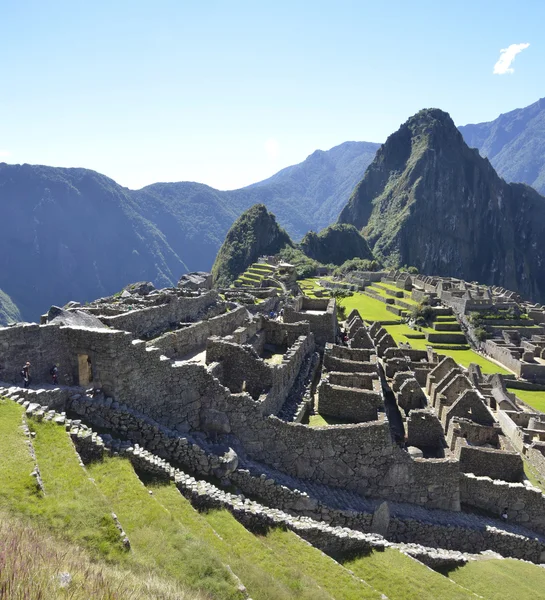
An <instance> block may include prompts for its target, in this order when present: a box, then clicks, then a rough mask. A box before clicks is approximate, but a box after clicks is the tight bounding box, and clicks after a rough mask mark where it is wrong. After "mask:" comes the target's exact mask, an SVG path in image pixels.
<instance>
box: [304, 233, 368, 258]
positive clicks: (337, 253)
mask: <svg viewBox="0 0 545 600" xmlns="http://www.w3.org/2000/svg"><path fill="white" fill-rule="evenodd" d="M299 247H300V248H301V250H302V251H303V252H304V253H305V254H306V255H307V256H308V257H309V258H312V259H314V260H317V261H318V262H320V263H324V264H334V265H342V264H343V263H344V262H345V261H347V260H350V259H352V258H365V259H368V260H373V254H372V252H371V250H370V249H369V244H368V243H367V241H366V240H365V238H364V237H363V236H362V235H361V233H360V232H359V231H358V230H357V229H356V228H355V227H354V226H353V225H346V224H340V223H336V224H334V225H330V226H329V227H326V229H324V230H322V231H320V233H315V232H314V231H309V232H308V233H307V234H306V235H305V237H304V238H303V239H302V240H301V243H300V244H299Z"/></svg>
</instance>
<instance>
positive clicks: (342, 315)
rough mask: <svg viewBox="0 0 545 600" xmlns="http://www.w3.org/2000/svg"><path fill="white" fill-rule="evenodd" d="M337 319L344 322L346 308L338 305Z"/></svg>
mask: <svg viewBox="0 0 545 600" xmlns="http://www.w3.org/2000/svg"><path fill="white" fill-rule="evenodd" d="M337 319H338V320H339V321H344V320H345V319H346V306H343V305H342V304H337Z"/></svg>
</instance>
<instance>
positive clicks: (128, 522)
mask: <svg viewBox="0 0 545 600" xmlns="http://www.w3.org/2000/svg"><path fill="white" fill-rule="evenodd" d="M89 472H90V474H91V475H92V477H93V478H94V480H95V481H96V484H97V486H98V487H99V489H100V490H101V491H102V493H103V494H104V495H105V497H106V498H107V499H108V501H109V502H110V504H111V507H112V509H113V510H114V512H115V513H116V514H117V516H118V517H119V520H120V522H121V523H122V524H123V528H124V529H125V531H126V533H127V535H128V537H129V540H130V542H131V557H132V559H133V560H134V561H135V562H136V563H138V564H139V565H141V566H142V567H143V568H146V569H152V570H154V571H155V572H156V573H160V574H161V575H163V576H166V577H168V578H172V579H174V580H175V581H178V582H180V583H182V584H184V585H187V586H188V587H190V588H191V589H196V590H199V591H201V592H207V593H209V594H211V595H212V596H213V597H215V598H222V599H235V598H240V592H239V591H238V590H237V588H236V585H235V581H234V578H233V577H232V576H231V574H230V573H229V571H228V570H227V568H226V567H225V566H224V564H223V563H222V561H221V559H220V557H219V555H218V554H217V552H216V551H215V550H214V549H213V547H212V546H210V545H209V544H207V543H206V542H205V541H204V540H201V539H200V538H198V537H197V536H195V535H194V534H192V533H191V531H190V530H189V529H188V528H187V527H184V526H183V525H182V524H181V523H180V522H179V521H178V520H177V519H175V518H174V517H173V516H172V515H171V514H170V513H169V512H168V511H167V510H166V509H165V508H164V507H163V506H162V505H161V504H160V503H159V502H158V501H157V500H156V499H155V498H154V497H153V496H152V495H150V494H149V492H148V490H147V489H146V488H145V487H144V486H143V485H142V484H141V482H140V480H139V479H138V477H137V476H136V474H135V472H134V470H133V468H132V465H131V463H130V462H129V461H128V460H127V459H123V458H105V459H104V460H103V461H102V462H97V463H93V464H92V465H90V466H89Z"/></svg>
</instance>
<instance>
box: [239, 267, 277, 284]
mask: <svg viewBox="0 0 545 600" xmlns="http://www.w3.org/2000/svg"><path fill="white" fill-rule="evenodd" d="M274 272H275V269H274V267H273V266H272V265H268V264H265V263H253V264H252V265H251V266H250V267H248V268H247V269H246V271H244V273H243V274H242V275H240V276H239V277H238V278H237V279H236V280H235V284H234V285H235V287H248V288H255V287H261V284H262V283H263V281H264V280H266V279H269V278H271V277H273V276H274Z"/></svg>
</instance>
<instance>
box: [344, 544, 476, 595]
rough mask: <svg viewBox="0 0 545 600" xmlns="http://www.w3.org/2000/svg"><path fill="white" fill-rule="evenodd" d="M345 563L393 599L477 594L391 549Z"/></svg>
mask: <svg viewBox="0 0 545 600" xmlns="http://www.w3.org/2000/svg"><path fill="white" fill-rule="evenodd" d="M344 566H345V567H346V568H348V569H350V570H351V571H352V572H353V573H355V574H356V575H358V576H359V577H361V578H362V579H365V581H367V583H369V584H370V585H372V586H373V587H374V588H376V589H379V590H380V591H381V592H382V593H383V594H385V595H386V596H388V598H389V599H390V600H435V599H436V598H442V599H443V600H467V599H469V598H474V596H473V594H471V593H470V592H468V591H467V590H464V589H462V588H461V587H460V586H458V585H457V584H455V583H454V582H453V581H452V580H450V579H448V578H447V577H444V576H443V575H440V574H439V573H436V572H435V571H432V570H431V569H429V568H428V567H426V566H424V565H423V564H422V563H419V562H418V561H416V560H414V559H412V558H410V557H408V556H406V555H404V554H402V553H401V552H398V551H397V550H393V549H391V548H386V550H385V551H384V552H372V553H371V554H369V555H367V556H364V557H361V558H356V559H353V560H350V561H346V562H345V563H344Z"/></svg>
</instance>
